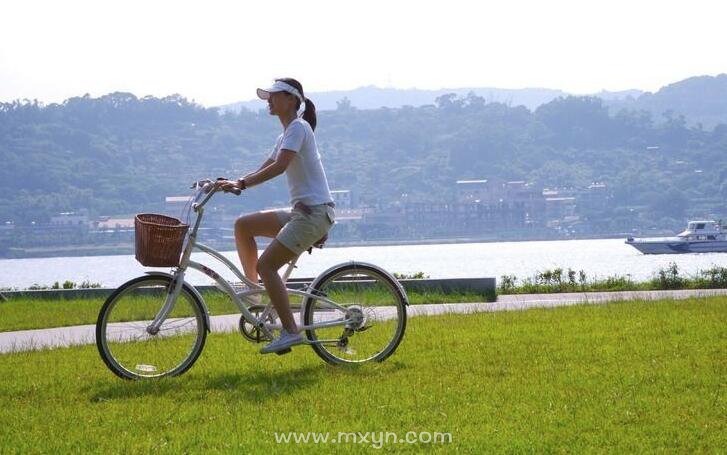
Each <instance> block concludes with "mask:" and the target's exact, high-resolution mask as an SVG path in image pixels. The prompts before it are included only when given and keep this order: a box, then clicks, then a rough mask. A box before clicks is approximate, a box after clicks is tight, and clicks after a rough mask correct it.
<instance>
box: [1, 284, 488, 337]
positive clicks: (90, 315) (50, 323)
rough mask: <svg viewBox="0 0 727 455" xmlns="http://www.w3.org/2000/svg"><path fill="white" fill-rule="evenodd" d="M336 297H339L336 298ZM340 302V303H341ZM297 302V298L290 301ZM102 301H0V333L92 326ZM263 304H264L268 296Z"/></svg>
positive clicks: (215, 299) (217, 300)
mask: <svg viewBox="0 0 727 455" xmlns="http://www.w3.org/2000/svg"><path fill="white" fill-rule="evenodd" d="M408 296H409V301H410V303H412V304H414V305H417V304H423V303H444V302H485V301H487V300H488V298H489V299H490V300H491V297H488V296H487V295H483V294H478V293H474V292H461V293H445V292H409V293H408ZM203 297H204V299H205V303H206V304H207V307H208V308H209V311H210V314H212V315H213V316H214V315H221V314H231V313H239V310H237V307H236V306H235V305H234V304H233V303H232V301H231V300H230V298H229V297H227V296H226V295H224V294H221V293H219V292H205V293H204V294H203ZM335 297H336V298H338V296H335ZM341 301H343V300H341ZM291 302H292V303H298V304H299V303H300V298H291ZM103 303H104V299H98V298H96V299H83V298H81V299H67V300H63V299H61V300H47V299H38V298H25V297H19V298H12V299H10V300H9V301H7V302H0V332H8V331H12V330H28V329H41V328H49V327H66V326H71V325H82V324H95V323H96V318H98V312H99V310H100V309H101V306H102V305H103ZM264 303H267V296H266V297H265V301H264Z"/></svg>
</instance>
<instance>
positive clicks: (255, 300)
mask: <svg viewBox="0 0 727 455" xmlns="http://www.w3.org/2000/svg"><path fill="white" fill-rule="evenodd" d="M240 297H242V298H243V299H244V300H245V301H246V302H247V303H248V304H249V305H250V306H253V305H262V303H263V295H262V294H249V295H244V296H240Z"/></svg>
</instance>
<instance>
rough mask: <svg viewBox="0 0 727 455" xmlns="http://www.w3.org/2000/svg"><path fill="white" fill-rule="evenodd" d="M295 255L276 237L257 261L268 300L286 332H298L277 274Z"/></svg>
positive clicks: (288, 301)
mask: <svg viewBox="0 0 727 455" xmlns="http://www.w3.org/2000/svg"><path fill="white" fill-rule="evenodd" d="M296 256H297V255H296V254H295V253H294V252H292V251H290V250H289V249H288V248H287V247H285V246H283V244H282V243H280V242H279V241H278V240H277V239H276V240H273V242H272V243H271V244H270V245H268V247H267V248H266V249H265V251H264V252H263V254H262V255H261V256H260V261H258V263H257V270H258V273H260V278H262V280H263V283H264V284H265V289H267V291H268V295H269V296H270V300H271V302H272V303H273V306H274V307H275V310H276V311H277V312H278V317H280V322H281V323H282V324H283V328H284V329H285V331H286V332H288V333H298V327H297V326H296V324H295V318H294V317H293V312H292V311H290V300H289V299H288V292H287V291H286V289H285V284H284V283H283V280H282V279H281V278H280V275H278V270H280V267H282V266H283V265H284V264H286V263H288V262H290V261H291V260H292V259H293V258H294V257H296Z"/></svg>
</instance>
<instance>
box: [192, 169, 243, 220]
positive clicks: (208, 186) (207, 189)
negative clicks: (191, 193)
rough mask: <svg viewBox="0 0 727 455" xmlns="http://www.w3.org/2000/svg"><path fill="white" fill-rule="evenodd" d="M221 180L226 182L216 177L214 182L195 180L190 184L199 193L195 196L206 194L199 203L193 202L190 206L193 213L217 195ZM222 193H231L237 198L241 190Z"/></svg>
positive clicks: (222, 178) (223, 178)
mask: <svg viewBox="0 0 727 455" xmlns="http://www.w3.org/2000/svg"><path fill="white" fill-rule="evenodd" d="M223 180H227V179H226V178H225V177H218V178H217V180H216V181H212V180H210V179H202V180H197V181H195V182H193V183H192V186H191V188H193V189H197V190H198V191H199V192H198V193H197V195H199V194H206V196H205V197H204V199H202V201H201V202H195V203H194V204H192V208H193V209H194V211H195V212H196V211H197V210H199V209H200V208H202V207H203V206H204V205H205V204H206V203H207V201H209V200H210V199H211V198H212V196H213V195H214V194H215V193H217V192H218V191H220V190H221V188H220V186H219V184H220V182H221V181H223ZM222 191H223V192H225V193H233V194H235V195H236V196H239V195H240V194H241V193H242V190H240V189H239V188H234V189H232V190H229V191H228V190H222ZM195 199H197V197H195Z"/></svg>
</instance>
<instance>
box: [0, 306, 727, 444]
mask: <svg viewBox="0 0 727 455" xmlns="http://www.w3.org/2000/svg"><path fill="white" fill-rule="evenodd" d="M257 348H258V346H255V345H250V344H247V343H246V342H244V341H243V340H242V339H241V337H239V336H237V335H217V334H213V335H211V336H210V337H209V338H208V340H207V346H206V348H205V351H204V352H203V354H202V356H201V357H200V359H199V360H198V362H197V364H196V365H195V366H194V367H193V368H192V369H191V370H190V371H189V372H187V373H186V374H185V375H183V376H181V377H179V378H172V379H165V380H160V381H152V382H127V381H123V380H120V379H118V378H116V377H115V376H113V375H112V374H111V373H110V372H109V371H108V370H107V369H106V367H105V366H104V365H103V363H102V362H101V360H100V358H99V357H98V354H97V352H96V348H95V346H87V347H80V348H69V349H58V350H54V351H44V352H34V353H33V352H29V353H15V354H8V355H0V377H2V378H3V380H2V381H0V428H2V431H0V447H2V450H3V452H9V453H12V452H44V453H56V452H70V451H73V452H87V451H90V452H111V453H118V452H127V453H139V452H151V451H157V450H158V451H161V452H163V453H181V452H187V453H189V452H201V451H204V450H212V451H214V452H233V451H235V452H240V453H248V452H266V453H271V451H275V452H273V453H278V452H284V453H290V452H297V451H300V450H303V449H310V450H311V451H313V450H315V451H323V452H340V451H342V449H343V450H345V451H347V452H349V451H352V452H363V451H367V452H369V451H371V450H372V444H371V443H368V444H347V445H345V446H343V447H342V445H341V444H338V445H336V444H328V445H317V446H314V445H309V446H297V445H293V444H290V445H279V444H276V442H275V436H274V433H275V432H276V431H277V432H290V431H299V432H309V431H310V432H329V433H330V434H332V435H334V436H335V435H336V434H337V433H338V432H396V433H397V434H399V435H400V436H402V437H403V436H404V434H405V433H406V432H408V431H415V432H421V431H428V432H440V433H446V432H448V433H451V436H452V441H451V443H448V444H436V445H431V444H420V445H408V444H398V445H385V446H384V449H385V450H387V449H397V450H408V451H410V452H413V453H414V452H420V451H421V450H423V449H435V450H442V451H451V450H453V449H459V450H460V451H462V452H464V453H472V452H475V451H476V452H482V451H488V452H576V453H578V452H581V451H591V452H614V453H634V452H637V453H638V452H655V451H669V452H680V453H690V452H712V453H714V452H720V451H724V448H725V447H727V419H725V415H727V399H726V397H725V392H726V390H725V388H726V387H725V386H726V384H727V379H725V378H726V377H727V298H724V297H715V298H706V299H704V298H702V299H691V300H683V301H661V302H629V303H615V304H607V305H593V306H583V305H580V306H572V307H563V308H557V309H533V310H528V311H522V312H499V313H489V314H486V313H481V314H473V315H447V316H440V317H418V318H412V319H410V321H409V325H408V328H407V333H406V336H405V338H404V341H403V342H402V344H401V346H400V347H399V349H398V351H397V352H396V353H395V354H394V356H393V357H391V358H389V359H388V360H386V361H385V362H383V363H381V364H375V365H364V366H362V367H359V368H343V367H331V366H329V365H327V364H325V363H323V362H322V361H321V360H320V359H318V357H316V356H315V354H314V353H313V351H312V350H311V349H310V348H308V347H299V348H296V349H294V350H293V352H292V353H291V354H288V355H286V356H283V357H278V356H270V357H263V356H261V355H259V354H257Z"/></svg>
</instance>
